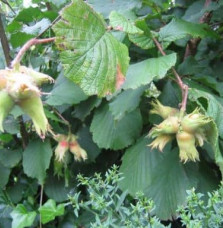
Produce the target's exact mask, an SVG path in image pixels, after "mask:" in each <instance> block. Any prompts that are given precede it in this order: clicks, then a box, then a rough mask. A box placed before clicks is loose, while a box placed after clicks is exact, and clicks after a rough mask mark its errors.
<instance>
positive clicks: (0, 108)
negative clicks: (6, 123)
mask: <svg viewBox="0 0 223 228" xmlns="http://www.w3.org/2000/svg"><path fill="white" fill-rule="evenodd" d="M13 106H14V101H13V99H12V97H11V96H10V95H9V94H8V93H7V91H5V90H1V91H0V130H1V131H2V132H3V131H4V129H3V126H2V123H3V120H4V119H5V118H6V117H7V115H8V114H9V112H10V111H11V109H12V108H13Z"/></svg>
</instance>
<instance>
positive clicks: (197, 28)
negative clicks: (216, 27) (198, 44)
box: [159, 18, 219, 43]
mask: <svg viewBox="0 0 223 228" xmlns="http://www.w3.org/2000/svg"><path fill="white" fill-rule="evenodd" d="M187 35H191V36H192V37H200V38H204V37H211V38H215V39H217V38H219V36H218V34H217V33H216V32H214V31H213V30H211V29H210V27H209V26H208V25H206V24H195V23H191V22H188V21H184V20H181V19H177V18H174V19H173V20H172V21H171V22H170V23H169V24H167V25H166V26H164V27H162V28H161V29H160V32H159V40H160V41H162V42H163V43H170V42H172V41H175V40H178V39H181V38H184V37H185V36H187Z"/></svg>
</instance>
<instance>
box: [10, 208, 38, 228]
mask: <svg viewBox="0 0 223 228" xmlns="http://www.w3.org/2000/svg"><path fill="white" fill-rule="evenodd" d="M11 216H12V219H13V221H12V228H23V227H27V226H28V227H29V226H31V225H32V224H33V221H34V219H35V217H36V212H34V211H31V212H29V211H27V209H26V208H25V206H24V205H22V204H18V205H17V206H16V208H15V209H14V210H13V211H12V212H11Z"/></svg>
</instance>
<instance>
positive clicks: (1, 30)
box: [0, 14, 11, 66]
mask: <svg viewBox="0 0 223 228" xmlns="http://www.w3.org/2000/svg"><path fill="white" fill-rule="evenodd" d="M0 39H1V44H2V49H3V52H4V56H5V61H6V64H7V66H9V65H10V62H11V56H10V48H9V43H8V39H7V37H6V34H5V29H4V25H3V23H2V18H1V14H0Z"/></svg>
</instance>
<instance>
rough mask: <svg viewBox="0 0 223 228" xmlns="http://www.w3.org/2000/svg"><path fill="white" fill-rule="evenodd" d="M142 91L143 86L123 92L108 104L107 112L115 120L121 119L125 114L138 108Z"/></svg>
mask: <svg viewBox="0 0 223 228" xmlns="http://www.w3.org/2000/svg"><path fill="white" fill-rule="evenodd" d="M144 90H145V86H141V87H139V88H137V89H135V90H133V89H128V90H125V91H123V92H122V93H120V94H119V95H118V96H117V97H115V98H114V100H112V101H111V102H110V103H109V110H110V111H111V113H112V115H113V116H114V118H115V120H119V119H121V118H123V117H124V115H125V114H127V113H129V112H132V111H133V110H135V109H136V108H137V107H138V105H139V102H140V98H141V96H142V94H143V92H144Z"/></svg>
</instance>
